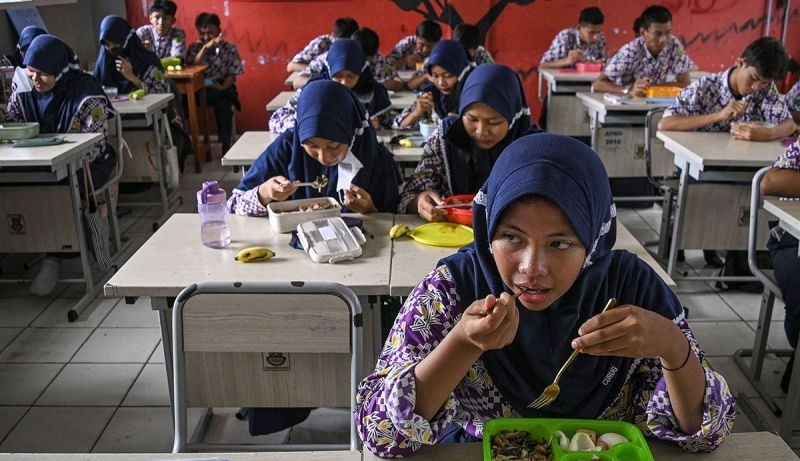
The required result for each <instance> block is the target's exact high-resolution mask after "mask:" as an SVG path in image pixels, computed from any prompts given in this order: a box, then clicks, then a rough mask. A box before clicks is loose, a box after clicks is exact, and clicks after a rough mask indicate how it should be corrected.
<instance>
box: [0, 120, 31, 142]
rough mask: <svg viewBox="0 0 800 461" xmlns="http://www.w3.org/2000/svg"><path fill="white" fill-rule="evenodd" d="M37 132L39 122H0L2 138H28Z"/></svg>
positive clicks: (0, 135)
mask: <svg viewBox="0 0 800 461" xmlns="http://www.w3.org/2000/svg"><path fill="white" fill-rule="evenodd" d="M38 134H39V124H38V123H37V122H29V123H0V138H2V139H28V138H33V137H35V136H37V135H38Z"/></svg>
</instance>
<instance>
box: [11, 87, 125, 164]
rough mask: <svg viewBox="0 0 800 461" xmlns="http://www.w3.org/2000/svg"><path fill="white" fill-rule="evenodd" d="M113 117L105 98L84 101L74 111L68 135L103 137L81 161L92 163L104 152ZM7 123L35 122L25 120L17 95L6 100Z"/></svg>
mask: <svg viewBox="0 0 800 461" xmlns="http://www.w3.org/2000/svg"><path fill="white" fill-rule="evenodd" d="M113 116H114V113H113V111H112V110H111V106H110V105H109V104H108V103H107V99H106V97H105V96H93V97H88V98H86V99H84V101H83V103H82V104H81V105H80V106H79V107H78V110H77V111H75V115H73V116H72V122H71V123H70V129H69V131H68V132H69V133H100V134H102V135H103V137H102V138H101V139H100V140H99V141H97V142H96V143H94V144H93V145H92V148H91V149H89V152H88V154H87V156H86V157H84V158H83V160H87V161H89V162H91V161H94V160H95V159H96V158H97V157H99V156H100V155H101V154H103V153H105V151H106V142H107V141H108V120H109V119H110V118H111V117H113ZM6 121H8V122H36V121H37V120H35V119H33V118H30V119H29V118H26V117H25V112H24V110H23V109H22V104H21V103H20V100H19V98H18V97H17V93H12V94H11V98H10V99H9V100H8V112H7V114H6Z"/></svg>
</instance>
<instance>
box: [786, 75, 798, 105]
mask: <svg viewBox="0 0 800 461" xmlns="http://www.w3.org/2000/svg"><path fill="white" fill-rule="evenodd" d="M785 98H786V105H787V106H789V110H790V111H792V112H797V111H799V110H800V82H797V83H795V84H794V85H792V88H791V89H790V90H789V92H788V93H786V96H785Z"/></svg>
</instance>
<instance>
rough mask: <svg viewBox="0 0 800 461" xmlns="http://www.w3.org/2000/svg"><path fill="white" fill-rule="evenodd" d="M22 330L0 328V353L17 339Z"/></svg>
mask: <svg viewBox="0 0 800 461" xmlns="http://www.w3.org/2000/svg"><path fill="white" fill-rule="evenodd" d="M20 331H22V328H0V351H2V350H3V348H4V347H6V346H8V345H9V344H10V343H11V341H12V340H13V339H14V338H16V337H17V335H18V334H19V332H20Z"/></svg>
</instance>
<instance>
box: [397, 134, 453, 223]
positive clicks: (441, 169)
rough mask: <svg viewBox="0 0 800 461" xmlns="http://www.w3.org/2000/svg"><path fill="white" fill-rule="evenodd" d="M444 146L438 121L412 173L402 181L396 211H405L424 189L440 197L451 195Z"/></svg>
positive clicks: (445, 148) (446, 153) (451, 190)
mask: <svg viewBox="0 0 800 461" xmlns="http://www.w3.org/2000/svg"><path fill="white" fill-rule="evenodd" d="M446 146H447V144H446V142H445V140H444V134H443V132H442V125H441V123H440V124H439V126H437V127H436V130H434V132H433V134H432V135H431V136H430V138H428V139H427V140H426V142H425V144H424V145H423V147H422V157H421V158H420V160H419V163H417V168H416V169H415V170H414V174H412V175H411V177H410V178H408V180H407V181H406V182H405V183H403V188H402V189H401V191H400V202H399V203H398V205H397V212H398V213H406V207H407V206H408V204H409V203H411V201H413V200H414V199H415V198H416V197H417V195H419V194H421V193H422V192H425V191H426V190H430V191H434V192H436V193H437V194H439V196H440V197H449V196H451V195H453V188H452V186H451V181H450V178H449V174H448V173H449V171H448V169H447V168H445V155H448V154H449V153H448V152H446V150H447V147H446Z"/></svg>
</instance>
